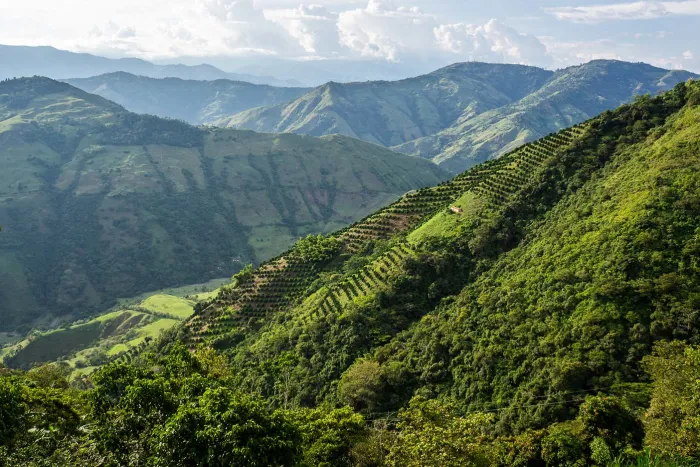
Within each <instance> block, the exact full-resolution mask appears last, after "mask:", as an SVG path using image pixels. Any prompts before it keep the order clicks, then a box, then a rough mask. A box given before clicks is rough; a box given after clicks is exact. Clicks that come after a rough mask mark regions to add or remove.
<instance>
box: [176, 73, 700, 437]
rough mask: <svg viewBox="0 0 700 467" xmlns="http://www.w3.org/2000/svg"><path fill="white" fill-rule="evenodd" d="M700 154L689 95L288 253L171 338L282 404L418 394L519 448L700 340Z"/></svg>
mask: <svg viewBox="0 0 700 467" xmlns="http://www.w3.org/2000/svg"><path fill="white" fill-rule="evenodd" d="M699 141H700V83H693V82H689V83H688V84H683V83H682V84H679V85H678V86H676V87H675V88H674V89H673V90H672V91H670V92H668V93H665V94H663V95H662V96H660V97H657V98H653V99H651V98H647V97H645V98H641V99H639V100H638V101H637V102H635V103H634V104H633V105H626V106H623V107H621V108H619V109H618V110H616V111H614V112H607V113H604V114H602V115H601V116H599V117H597V118H595V119H593V120H590V121H588V122H586V123H585V124H583V125H581V126H579V127H575V128H571V129H568V130H565V131H562V132H560V133H558V134H554V135H551V136H549V137H547V138H545V139H542V140H539V141H537V142H535V143H531V144H528V145H525V146H523V147H522V148H520V149H518V150H516V151H514V152H511V153H509V154H507V155H504V156H503V157H501V158H500V159H498V160H493V161H489V162H487V163H485V164H482V165H479V166H477V167H475V168H473V169H471V170H469V171H467V172H465V173H463V174H461V175H459V176H457V177H456V178H454V179H453V180H451V181H450V182H446V183H443V184H440V185H438V186H436V187H433V188H428V189H422V190H418V191H416V192H413V193H410V194H408V195H406V196H404V197H403V198H402V199H401V200H400V201H398V202H396V203H394V204H393V205H391V206H389V207H387V208H385V209H383V210H380V211H378V212H377V213H375V214H373V215H372V216H369V217H368V218H366V219H364V220H363V221H361V222H358V223H356V224H354V225H353V226H351V227H349V228H347V229H344V230H341V231H339V232H337V233H336V234H335V235H334V237H329V238H325V239H315V240H309V239H307V240H304V241H303V242H299V243H298V244H297V245H296V246H295V247H294V248H293V249H291V250H289V251H288V252H286V253H284V254H283V255H281V256H280V257H279V258H277V259H275V260H273V261H270V262H268V263H267V264H265V265H263V266H262V267H261V268H259V269H258V270H256V271H252V272H249V273H245V274H242V275H239V276H237V277H236V280H235V281H234V283H233V284H232V285H231V286H230V287H228V288H225V289H224V290H223V291H222V292H221V293H220V294H219V296H217V297H216V298H215V299H214V300H212V301H211V302H210V303H209V304H205V305H200V306H197V307H196V309H195V316H194V317H193V318H192V319H191V320H190V321H189V322H188V324H187V326H185V327H184V328H183V329H182V330H181V332H180V334H179V336H177V337H178V338H182V339H185V340H186V341H187V342H188V343H189V344H190V345H191V346H193V347H194V346H196V345H198V344H200V343H204V344H206V345H214V346H215V347H216V348H219V349H222V350H225V351H226V352H227V353H228V354H229V356H230V358H231V361H232V366H233V374H235V375H236V383H237V387H239V388H240V389H242V390H246V391H250V392H256V393H260V394H261V395H263V396H265V397H266V398H268V400H270V401H273V402H274V403H276V404H277V405H278V406H281V407H287V406H290V405H291V406H294V405H302V406H303V405H308V406H314V405H317V404H323V403H330V404H343V403H347V404H351V405H352V406H354V408H355V409H356V410H361V411H363V412H365V413H366V414H368V415H370V416H373V415H376V414H379V415H380V416H383V415H382V414H386V413H387V412H386V411H389V412H393V411H395V410H397V409H399V408H401V407H403V406H405V404H406V403H407V402H408V400H409V399H410V398H411V397H412V396H414V395H422V396H425V397H429V398H430V397H437V398H442V399H449V400H453V401H454V402H455V404H456V405H457V407H458V408H459V409H460V410H461V411H462V412H464V413H471V412H491V413H492V414H493V416H494V417H495V419H496V420H497V422H498V423H497V430H498V431H499V432H501V433H513V432H515V433H517V432H523V431H525V430H528V429H538V428H541V427H544V426H547V425H549V424H551V423H553V422H557V421H561V420H567V419H572V418H574V417H575V416H576V413H577V407H578V405H579V404H580V402H582V401H583V397H582V394H588V393H602V394H608V393H610V392H611V391H613V390H617V391H620V392H619V393H620V394H622V395H623V396H624V397H627V398H628V400H630V403H635V404H643V401H641V399H643V396H641V395H639V391H640V390H639V389H636V391H637V392H636V393H635V392H634V391H635V388H638V387H639V386H635V385H636V384H637V383H640V382H644V376H643V372H642V369H641V359H642V358H643V357H644V356H646V355H649V354H650V353H651V349H652V346H653V345H654V344H655V343H656V342H658V341H661V340H685V341H688V342H690V343H696V344H697V343H698V342H699V341H700V333H699V332H698V329H699V326H700V321H699V320H698V309H699V303H698V297H699V296H700V267H699V265H698V261H697V258H698V257H699V256H700V241H699V239H700V230H699V229H698V226H699V225H700V175H699V174H700V146H699V145H698V144H699V143H698V142H699ZM635 398H636V399H635ZM532 436H535V437H536V436H538V435H537V433H534V434H533V435H532ZM539 436H541V435H539Z"/></svg>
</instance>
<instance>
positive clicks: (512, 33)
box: [433, 19, 552, 65]
mask: <svg viewBox="0 0 700 467" xmlns="http://www.w3.org/2000/svg"><path fill="white" fill-rule="evenodd" d="M433 32H434V34H435V40H436V42H437V45H438V48H440V49H441V50H444V51H449V52H452V53H453V54H455V55H457V56H459V57H460V58H461V59H465V60H479V61H487V62H506V63H527V64H534V65H549V63H551V61H552V60H551V57H549V55H548V53H547V47H546V46H545V45H544V44H543V43H542V42H541V41H540V40H539V39H537V38H536V37H534V36H531V35H528V34H523V33H519V32H518V31H516V30H515V29H513V28H511V27H508V26H506V25H505V24H503V23H501V22H500V21H497V20H495V19H492V20H490V21H489V22H488V23H486V24H485V25H483V26H477V25H472V24H465V23H457V24H443V25H440V26H437V27H435V28H434V29H433Z"/></svg>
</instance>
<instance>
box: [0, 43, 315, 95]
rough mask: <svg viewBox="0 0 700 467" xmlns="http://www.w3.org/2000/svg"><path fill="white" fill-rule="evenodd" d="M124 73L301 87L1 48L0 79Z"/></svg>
mask: <svg viewBox="0 0 700 467" xmlns="http://www.w3.org/2000/svg"><path fill="white" fill-rule="evenodd" d="M119 71H122V72H127V73H132V74H135V75H139V76H148V77H151V78H180V79H188V80H206V81H212V80H218V79H229V80H233V81H245V82H249V83H254V84H267V85H272V86H296V87H298V86H302V84H301V83H300V82H298V81H294V80H289V81H286V80H279V79H277V78H273V77H270V76H256V75H254V74H247V73H227V72H225V71H222V70H220V69H218V68H216V67H214V66H212V65H207V64H197V65H182V64H168V65H156V64H153V63H151V62H147V61H145V60H141V59H138V58H120V59H111V58H105V57H99V56H97V55H91V54H87V53H75V52H69V51H67V50H60V49H56V48H54V47H29V46H15V45H0V79H6V78H19V77H23V76H24V77H29V76H46V77H49V78H54V79H67V78H88V77H91V76H97V75H103V74H105V73H114V72H119Z"/></svg>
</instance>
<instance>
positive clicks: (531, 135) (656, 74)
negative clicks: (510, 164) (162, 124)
mask: <svg viewBox="0 0 700 467" xmlns="http://www.w3.org/2000/svg"><path fill="white" fill-rule="evenodd" d="M694 76H696V75H694V74H692V73H688V72H684V71H677V70H674V71H669V70H664V69H661V68H655V67H652V66H650V65H646V64H643V63H626V62H620V61H612V60H596V61H592V62H589V63H587V64H584V65H581V66H578V67H571V68H566V69H564V70H559V71H557V72H549V71H545V70H540V69H537V68H531V67H522V66H518V65H490V64H482V63H467V64H459V65H453V66H451V67H447V68H445V69H442V70H438V71H437V72H435V73H431V74H429V75H425V76H422V77H419V78H414V79H411V80H404V81H397V82H392V83H386V82H377V83H363V84H331V85H326V86H324V87H321V88H318V89H316V90H314V91H312V92H310V93H309V94H307V95H305V96H302V97H301V98H299V99H297V100H296V101H293V102H291V103H289V104H282V105H277V106H271V107H263V108H260V109H252V110H248V111H246V112H242V113H240V114H238V115H234V116H233V117H232V118H231V119H228V120H223V121H222V122H220V124H225V125H228V126H230V127H234V128H248V129H254V130H260V131H271V132H294V133H301V134H311V135H317V136H318V135H322V134H328V133H341V134H346V135H351V136H356V137H358V138H361V139H365V140H367V141H372V142H375V143H379V144H383V145H385V146H393V147H394V149H396V150H397V151H399V152H403V153H407V154H412V155H418V156H421V157H424V158H427V159H431V160H433V161H435V162H436V163H438V164H440V165H441V166H443V167H445V168H447V169H448V170H451V171H453V172H460V171H462V170H465V169H467V168H469V167H471V166H473V165H474V164H476V163H479V162H483V161H485V160H487V159H489V158H492V157H498V156H500V155H502V154H505V153H507V152H509V151H511V150H513V149H515V148H516V147H518V146H519V145H521V144H523V143H525V142H529V141H533V140H535V139H538V138H541V137H544V136H546V135H548V134H549V133H552V132H556V131H558V130H561V129H562V128H567V127H569V126H571V125H575V124H577V123H580V122H582V121H584V120H587V119H589V118H592V117H594V116H596V115H598V114H599V113H600V112H603V111H605V110H611V109H614V108H616V107H618V106H619V105H621V104H623V103H626V102H629V101H631V100H632V99H633V98H634V96H635V95H639V94H645V93H651V94H652V95H655V94H657V93H658V92H660V91H665V90H668V89H670V88H671V87H673V86H674V85H676V84H677V83H679V82H684V81H686V80H687V79H688V78H691V77H694ZM433 93H434V94H433Z"/></svg>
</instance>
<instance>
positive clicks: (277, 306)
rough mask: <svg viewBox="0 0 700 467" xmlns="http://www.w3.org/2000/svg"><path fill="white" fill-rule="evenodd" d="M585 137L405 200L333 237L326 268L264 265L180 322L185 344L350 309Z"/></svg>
mask: <svg viewBox="0 0 700 467" xmlns="http://www.w3.org/2000/svg"><path fill="white" fill-rule="evenodd" d="M585 131H586V130H585V126H583V125H581V126H577V127H573V128H570V129H567V130H564V131H561V132H559V133H556V134H552V135H550V136H548V137H547V138H544V139H542V140H539V141H537V142H534V143H531V144H528V145H525V146H523V147H521V148H519V149H518V150H516V151H513V152H511V153H509V154H507V155H505V156H504V157H502V158H500V159H497V160H494V161H490V162H487V163H485V164H482V165H480V166H478V167H476V168H474V169H471V170H469V171H467V172H464V173H463V174H461V175H458V176H457V177H455V178H454V179H452V180H450V181H448V182H444V183H441V184H439V185H437V186H434V187H431V188H424V189H420V190H416V191H413V192H410V193H408V194H406V195H405V196H403V197H402V198H401V199H399V200H398V201H397V202H395V203H393V204H391V205H389V206H388V207H386V208H384V209H382V210H380V211H378V212H377V213H375V214H373V215H371V216H369V217H366V218H365V219H362V220H361V221H359V222H356V223H354V224H352V225H351V226H349V227H347V228H344V229H342V230H339V231H338V232H336V233H335V234H334V236H335V237H336V238H337V239H338V240H340V242H341V245H342V247H341V249H340V251H339V254H338V255H337V256H336V257H335V258H333V259H332V260H330V261H329V262H326V263H304V262H301V261H300V260H299V259H298V258H296V257H294V256H293V255H290V254H287V255H286V256H280V257H278V258H275V259H273V260H271V261H269V262H266V263H265V264H263V265H261V266H260V267H259V268H258V269H257V270H255V271H254V273H253V274H252V277H251V278H250V279H249V280H247V281H246V282H244V283H241V284H237V285H236V286H235V287H234V286H229V287H223V288H222V290H221V292H220V293H219V294H218V295H217V296H216V297H215V298H214V299H213V300H211V301H210V302H208V303H207V304H201V305H198V306H197V307H195V316H193V317H192V319H190V320H189V321H188V322H187V323H186V336H187V337H186V338H187V340H188V341H189V343H190V345H198V344H213V345H215V346H218V347H224V348H225V347H228V346H230V345H234V344H235V343H236V342H237V341H238V340H240V339H242V338H243V336H244V335H246V333H247V332H248V331H249V330H252V329H259V328H260V327H262V326H264V325H265V324H266V323H270V322H275V321H278V320H285V319H288V318H289V319H293V318H294V317H296V315H298V314H301V315H304V313H305V312H307V311H308V312H309V313H310V314H311V316H312V317H313V316H318V315H319V314H322V315H328V314H331V313H340V312H342V310H343V308H344V307H345V306H346V305H348V304H349V303H352V302H353V301H355V300H361V299H362V297H366V296H369V295H372V294H375V293H377V292H378V291H381V290H382V288H384V287H385V286H386V284H387V282H388V281H389V280H390V278H391V277H392V274H393V273H394V272H395V271H397V270H398V268H399V266H400V265H401V264H402V263H403V262H404V261H405V260H406V259H407V258H409V257H411V256H415V255H416V254H418V253H419V251H420V244H421V242H423V241H425V240H427V239H428V238H429V237H430V236H431V230H433V231H435V232H436V233H438V234H439V235H440V236H444V235H445V233H444V232H445V230H444V227H445V225H450V226H451V227H452V228H453V230H454V229H456V228H457V227H458V226H459V225H460V224H462V223H466V222H478V221H479V220H480V219H482V218H486V217H488V216H489V213H493V212H496V211H498V210H501V209H503V208H504V207H505V206H506V205H507V204H508V203H509V201H510V200H512V199H513V198H514V197H515V196H516V195H517V194H518V193H519V192H520V191H521V190H522V189H523V188H525V187H527V186H528V185H529V184H530V183H531V182H533V181H535V180H536V179H537V177H538V174H539V173H540V171H542V170H543V169H544V168H545V167H546V166H547V164H548V163H549V162H550V161H551V160H552V159H553V158H554V157H556V155H557V153H558V152H559V151H561V150H563V149H566V148H568V147H570V145H571V144H573V143H574V142H575V141H576V140H577V139H578V138H581V137H582V136H583V135H584V134H585ZM436 225H439V227H438V228H436ZM383 241H389V244H388V245H387V248H386V251H384V252H383V253H382V254H380V255H378V257H376V258H374V259H372V260H371V261H370V262H369V263H368V264H366V265H364V266H362V267H361V268H359V269H358V270H355V271H352V272H350V273H347V274H344V275H342V276H337V277H335V278H334V280H333V282H332V285H331V286H323V287H321V288H320V289H318V288H316V287H314V284H315V282H316V281H317V280H318V278H319V276H320V275H322V274H323V273H327V272H328V271H329V270H334V268H337V266H338V264H342V263H343V262H344V261H346V260H347V259H348V258H349V257H350V256H352V255H353V254H354V253H357V252H360V251H363V250H364V249H365V248H366V247H367V246H368V244H373V243H376V242H383ZM292 310H296V311H294V312H292ZM304 310H306V311H304Z"/></svg>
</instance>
